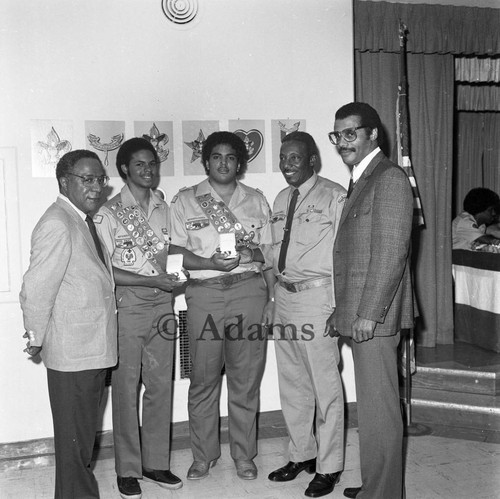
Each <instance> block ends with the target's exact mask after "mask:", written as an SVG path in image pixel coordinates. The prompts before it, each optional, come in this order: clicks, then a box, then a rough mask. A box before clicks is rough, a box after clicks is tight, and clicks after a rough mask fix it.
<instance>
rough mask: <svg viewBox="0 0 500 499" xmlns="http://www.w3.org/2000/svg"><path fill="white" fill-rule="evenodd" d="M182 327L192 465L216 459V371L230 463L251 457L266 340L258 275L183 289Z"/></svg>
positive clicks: (264, 294)
mask: <svg viewBox="0 0 500 499" xmlns="http://www.w3.org/2000/svg"><path fill="white" fill-rule="evenodd" d="M186 302H187V305H188V310H187V327H188V334H189V346H190V353H191V360H192V363H193V366H192V371H191V383H190V386H189V396H188V410H189V429H190V438H191V449H192V452H193V457H194V459H195V460H202V461H212V460H213V459H217V458H218V457H219V456H220V439H219V416H220V415H219V400H220V391H221V383H222V374H221V372H222V369H223V368H225V374H226V379H227V389H228V416H229V417H228V419H229V446H230V452H231V457H232V458H233V459H253V458H254V457H255V455H256V454H257V420H256V417H257V411H258V407H259V390H260V382H261V380H262V375H263V372H264V365H265V357H266V345H267V337H266V332H265V330H264V328H263V327H262V325H261V318H262V311H263V308H264V305H265V304H266V302H267V288H266V285H265V283H264V280H263V278H262V277H261V276H260V274H256V276H255V277H253V278H251V279H247V280H244V281H239V282H236V283H235V284H233V285H231V286H229V287H225V286H221V285H219V284H214V285H211V286H210V287H205V286H188V287H187V289H186Z"/></svg>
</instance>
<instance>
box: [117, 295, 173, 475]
mask: <svg viewBox="0 0 500 499" xmlns="http://www.w3.org/2000/svg"><path fill="white" fill-rule="evenodd" d="M116 298H117V303H118V355H119V360H118V366H117V367H116V369H115V370H114V371H113V374H112V382H111V386H112V389H113V391H112V402H113V438H114V446H115V468H116V473H117V474H118V476H125V477H135V478H141V477H142V467H146V468H150V469H161V470H165V469H170V422H171V417H172V383H173V355H174V347H175V317H174V314H173V310H172V295H171V293H166V292H164V291H161V290H157V289H153V288H145V287H138V286H129V287H124V286H118V287H117V290H116ZM141 382H142V384H143V385H144V394H143V397H142V428H139V391H140V387H141Z"/></svg>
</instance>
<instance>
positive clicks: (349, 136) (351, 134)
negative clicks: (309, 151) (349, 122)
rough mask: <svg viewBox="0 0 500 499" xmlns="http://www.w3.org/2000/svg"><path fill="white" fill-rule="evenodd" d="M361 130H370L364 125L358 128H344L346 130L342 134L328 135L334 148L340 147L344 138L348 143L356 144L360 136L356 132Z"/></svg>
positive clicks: (331, 133)
mask: <svg viewBox="0 0 500 499" xmlns="http://www.w3.org/2000/svg"><path fill="white" fill-rule="evenodd" d="M360 128H368V127H366V126H364V125H361V126H357V127H356V128H344V130H341V131H340V132H330V133H329V134H328V138H329V139H330V142H331V143H332V144H333V145H334V146H338V145H339V144H340V139H341V138H342V137H343V138H344V139H345V141H346V142H354V141H355V140H356V139H357V138H358V134H357V133H356V130H359V129H360Z"/></svg>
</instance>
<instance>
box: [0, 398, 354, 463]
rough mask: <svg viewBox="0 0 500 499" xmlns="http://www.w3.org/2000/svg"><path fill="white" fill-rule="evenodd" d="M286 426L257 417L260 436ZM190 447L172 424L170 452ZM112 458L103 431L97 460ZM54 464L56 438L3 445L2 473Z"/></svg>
mask: <svg viewBox="0 0 500 499" xmlns="http://www.w3.org/2000/svg"><path fill="white" fill-rule="evenodd" d="M345 423H346V424H345V426H346V427H348V428H352V427H356V426H357V412H356V403H355V402H352V403H349V404H346V407H345ZM286 435H287V431H286V425H285V420H284V419H283V414H282V412H281V411H268V412H261V413H259V415H258V422H257V437H258V438H259V439H262V438H275V437H282V436H286ZM220 438H221V442H222V443H227V442H228V419H227V417H223V418H221V420H220ZM187 448H189V425H188V422H187V421H181V422H178V423H173V424H172V438H171V449H172V450H179V449H187ZM111 457H113V431H112V430H109V431H103V432H100V433H99V434H98V435H97V438H96V445H95V448H94V458H95V459H106V458H111ZM53 464H54V441H53V438H40V439H37V440H27V441H22V442H12V443H6V444H0V472H3V471H9V470H19V469H31V468H35V467H39V466H50V465H53Z"/></svg>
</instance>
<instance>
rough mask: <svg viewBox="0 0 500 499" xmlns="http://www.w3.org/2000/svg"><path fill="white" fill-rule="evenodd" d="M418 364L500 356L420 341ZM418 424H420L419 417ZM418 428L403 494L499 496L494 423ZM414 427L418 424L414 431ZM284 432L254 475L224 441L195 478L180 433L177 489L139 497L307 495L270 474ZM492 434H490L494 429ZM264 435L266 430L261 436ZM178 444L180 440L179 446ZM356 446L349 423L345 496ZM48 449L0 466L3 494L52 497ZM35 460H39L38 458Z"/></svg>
mask: <svg viewBox="0 0 500 499" xmlns="http://www.w3.org/2000/svg"><path fill="white" fill-rule="evenodd" d="M417 364H418V365H425V366H433V367H439V366H440V367H443V368H446V369H473V370H477V369H480V370H485V371H493V372H500V356H499V355H498V354H495V353H494V352H488V351H486V350H482V349H477V348H474V347H470V346H467V345H465V344H460V343H458V344H456V345H443V346H439V347H437V348H435V349H434V348H433V349H429V348H424V349H421V348H417ZM416 426H418V425H416ZM426 429H427V430H428V431H427V432H423V433H426V434H422V435H420V436H414V435H411V434H410V436H409V437H407V438H406V439H405V445H406V466H405V480H406V497H407V499H472V498H474V499H500V438H499V437H498V435H499V434H500V432H499V431H494V430H493V431H489V432H488V435H489V436H488V437H487V438H486V437H485V435H484V432H483V431H481V430H473V429H467V428H453V427H449V426H443V425H438V424H434V425H432V427H427V428H426ZM417 433H418V431H417ZM280 434H281V435H282V434H283V432H281V433H280V432H276V431H275V432H274V433H269V432H261V437H264V438H261V440H259V455H258V456H257V458H256V459H255V462H256V464H257V467H258V469H259V477H258V478H257V480H254V481H244V480H240V479H239V478H238V477H237V476H236V473H235V471H234V465H233V462H232V460H231V458H230V457H229V449H228V445H227V444H224V445H223V446H222V457H221V458H220V459H219V462H218V464H217V466H216V467H215V468H213V469H212V470H211V473H210V476H209V477H208V478H206V479H204V480H200V481H187V480H185V474H186V472H187V469H188V468H189V466H190V464H191V460H192V456H191V451H190V450H189V449H187V448H185V447H186V446H187V438H186V439H177V440H176V443H177V445H176V446H175V448H176V450H174V451H173V452H172V471H173V472H174V473H176V474H178V475H179V476H180V477H181V478H183V480H184V487H183V488H182V489H179V490H177V491H168V490H165V489H161V488H159V487H158V486H156V485H155V484H152V483H147V482H146V483H143V484H142V488H143V498H144V499H159V498H179V499H240V498H252V497H253V498H258V499H280V498H292V499H293V498H297V499H298V498H304V497H305V496H304V490H305V489H306V487H307V484H308V482H309V480H310V479H311V478H312V477H311V476H310V475H307V474H306V473H301V474H300V475H299V476H298V477H297V479H296V480H294V481H292V482H288V483H285V484H280V483H273V482H270V481H269V480H268V479H267V475H268V474H269V472H270V471H272V470H274V469H275V468H277V467H279V466H281V465H283V464H284V463H285V462H286V445H287V438H286V437H283V436H276V435H280ZM493 434H494V436H492V435H493ZM265 437H267V438H265ZM179 447H181V448H179ZM358 459H359V449H358V434H357V429H356V428H350V429H348V430H347V438H346V461H345V470H344V473H343V474H342V476H341V479H340V483H339V484H338V485H337V486H336V488H335V490H334V491H333V493H332V494H330V495H329V496H326V497H329V498H341V497H344V496H343V494H342V492H343V489H344V488H345V487H351V486H356V485H359V484H360V476H359V462H358ZM52 461H53V459H52V457H51V456H47V457H45V458H43V457H42V458H40V459H39V460H32V459H31V460H29V469H27V468H24V469H23V465H22V464H21V465H20V466H18V467H17V469H16V468H15V467H11V468H10V470H9V471H5V472H3V473H0V498H1V499H32V498H33V499H44V498H52V497H53V486H54V484H53V480H54V467H53V466H52V465H51V464H50V463H52ZM37 462H38V463H39V464H38V465H37ZM95 474H96V477H97V480H98V482H99V487H100V491H101V499H114V498H119V497H120V496H119V493H118V490H117V487H116V476H115V471H114V460H113V456H112V449H111V448H104V449H103V450H102V451H101V452H100V454H99V459H98V460H97V461H96V464H95Z"/></svg>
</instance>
